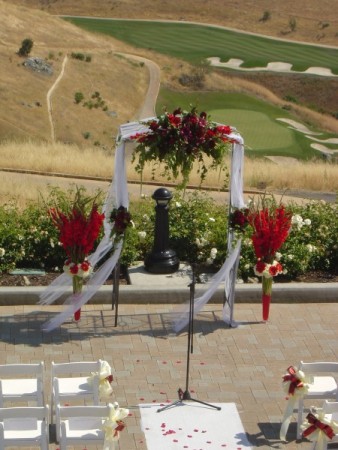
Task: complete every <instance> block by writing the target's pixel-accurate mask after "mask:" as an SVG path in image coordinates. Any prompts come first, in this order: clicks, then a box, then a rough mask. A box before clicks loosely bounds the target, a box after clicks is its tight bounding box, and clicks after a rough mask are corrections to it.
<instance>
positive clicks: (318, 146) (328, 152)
mask: <svg viewBox="0 0 338 450" xmlns="http://www.w3.org/2000/svg"><path fill="white" fill-rule="evenodd" d="M276 120H278V121H280V122H285V123H287V124H289V125H290V127H291V128H293V129H294V130H297V131H299V132H301V133H304V134H305V135H306V137H307V138H308V139H311V140H312V141H316V142H314V143H312V144H310V146H311V147H312V148H314V149H315V150H318V151H319V152H321V153H322V154H323V155H325V156H332V155H335V154H336V153H337V154H338V149H333V148H329V147H327V146H326V145H324V144H338V138H329V139H317V138H315V137H314V135H320V134H322V133H315V132H314V131H311V130H309V129H308V128H307V127H306V126H305V125H303V124H302V123H299V122H296V121H295V120H291V119H285V118H279V119H276Z"/></svg>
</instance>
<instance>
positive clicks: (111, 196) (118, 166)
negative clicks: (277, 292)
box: [40, 118, 245, 331]
mask: <svg viewBox="0 0 338 450" xmlns="http://www.w3.org/2000/svg"><path fill="white" fill-rule="evenodd" d="M148 120H151V118H150V119H145V120H144V121H142V122H128V123H125V124H123V125H121V126H120V128H119V133H118V136H117V139H116V151H115V165H114V174H113V179H112V183H111V185H110V188H109V190H108V193H107V196H106V199H105V202H104V205H103V211H102V212H103V213H104V215H105V220H104V235H103V238H102V240H101V242H100V243H99V245H98V247H97V249H96V250H95V252H94V253H93V254H91V255H90V256H89V258H88V260H89V261H90V263H91V265H92V266H93V267H94V266H96V265H97V264H98V263H99V262H100V261H101V260H102V259H103V258H104V257H107V255H108V254H109V253H112V254H111V255H110V256H109V257H108V258H107V259H106V261H105V262H104V263H103V264H102V265H101V266H100V267H99V269H98V270H96V272H95V273H94V274H93V275H92V276H91V277H90V279H89V280H88V282H87V283H86V286H85V289H84V290H83V292H82V293H81V295H79V296H78V297H77V298H76V301H72V299H71V296H69V297H67V298H66V300H65V302H64V308H63V311H62V312H60V313H59V314H57V315H56V316H55V317H53V318H52V319H51V320H49V321H48V322H47V323H46V324H44V325H43V329H44V330H45V331H51V330H53V329H54V328H56V327H58V326H60V325H61V324H62V323H63V322H65V320H67V319H68V318H69V317H71V316H72V315H73V314H74V313H75V311H77V310H78V309H79V308H81V306H83V305H84V304H86V303H87V302H88V301H89V300H90V299H91V298H92V297H93V296H94V295H95V294H96V292H97V291H98V290H99V288H100V287H101V286H102V285H103V284H104V282H105V281H106V280H107V279H108V277H109V275H110V274H111V273H112V271H113V270H114V268H115V267H116V265H117V263H118V261H119V258H120V254H121V250H122V242H118V243H117V244H116V245H114V242H113V240H112V238H111V231H112V224H111V223H110V222H109V217H110V215H111V212H112V210H113V209H114V208H119V207H120V206H122V207H124V208H128V207H129V197H128V182H127V175H126V158H125V146H126V143H127V142H128V141H131V140H132V137H134V136H135V135H136V134H142V133H145V132H147V130H148V127H147V126H146V125H145V124H144V123H146V122H147V121H148ZM154 120H155V119H154ZM230 128H231V133H230V134H229V140H231V142H232V144H231V167H230V188H229V206H228V207H229V216H230V213H231V211H232V210H233V209H234V208H238V209H241V208H243V207H244V206H245V203H244V199H243V164H244V141H243V138H242V137H241V135H240V134H239V133H238V132H237V131H236V129H235V128H232V127H230ZM234 242H235V236H234V231H233V230H232V229H231V227H228V249H227V250H228V256H227V259H226V261H225V262H224V264H223V265H222V267H221V269H220V270H219V271H218V272H217V273H216V274H215V275H214V276H213V277H212V279H211V282H210V285H209V288H208V289H207V290H206V292H205V293H204V294H203V295H202V296H201V297H199V298H197V299H196V300H195V306H194V312H195V314H197V313H198V312H199V311H200V310H201V309H202V308H203V306H204V305H205V304H206V303H207V302H208V301H209V300H210V299H211V297H212V296H213V294H214V293H215V291H216V290H217V288H218V287H219V286H220V284H221V283H224V295H225V297H224V298H225V302H224V306H223V320H224V321H225V322H226V323H228V324H229V325H230V326H233V325H234V321H233V309H234V298H235V282H236V277H237V269H238V263H239V257H240V249H241V240H240V239H239V240H237V242H236V245H235V246H234ZM71 283H72V281H71V278H70V277H69V276H68V275H67V274H65V273H63V274H62V275H60V276H59V277H58V278H57V279H56V280H54V282H53V283H51V284H50V285H49V286H48V287H47V289H46V290H45V291H44V292H43V293H42V294H41V296H40V304H43V305H48V304H52V303H53V302H55V300H57V299H58V298H60V297H61V296H62V295H64V294H65V293H66V292H67V291H68V290H69V288H70V286H71ZM188 315H189V313H188V305H186V307H185V306H183V310H182V311H181V314H180V319H179V320H178V321H177V322H176V323H175V324H174V329H175V331H179V330H181V329H182V328H183V327H184V326H185V325H186V324H187V323H188Z"/></svg>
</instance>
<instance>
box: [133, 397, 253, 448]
mask: <svg viewBox="0 0 338 450" xmlns="http://www.w3.org/2000/svg"><path fill="white" fill-rule="evenodd" d="M213 405H216V406H220V407H221V410H220V411H218V410H216V409H214V408H211V407H209V406H205V405H202V404H200V403H196V402H188V401H187V402H183V403H179V404H178V405H176V406H172V407H170V408H168V409H166V410H164V411H161V412H157V410H158V409H159V408H161V407H163V406H165V405H154V404H153V403H151V404H144V403H143V404H140V405H139V407H140V411H141V426H142V431H143V432H144V434H145V438H146V443H147V450H171V449H173V450H178V449H187V450H224V449H225V448H226V450H240V449H250V448H251V444H250V443H249V442H248V440H247V437H246V433H245V431H244V429H243V425H242V422H241V419H240V417H239V414H238V411H237V408H236V405H235V403H213Z"/></svg>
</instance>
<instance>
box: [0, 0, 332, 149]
mask: <svg viewBox="0 0 338 450" xmlns="http://www.w3.org/2000/svg"><path fill="white" fill-rule="evenodd" d="M149 1H150V0H146V1H145V2H143V3H142V5H143V6H144V7H142V9H140V7H139V4H140V3H139V2H134V1H133V0H125V1H124V2H111V1H110V2H108V1H106V0H102V1H100V2H94V1H89V0H87V1H85V0H84V1H83V2H81V11H80V10H79V7H78V5H79V3H78V2H71V1H69V0H63V1H62V2H61V1H59V0H54V1H52V0H43V1H42V0H41V1H36V0H15V1H14V2H12V1H4V0H0V12H1V14H0V61H1V72H0V90H1V92H2V95H1V97H0V106H1V108H0V137H1V140H2V141H3V140H5V139H21V140H27V138H31V139H39V140H48V141H50V140H52V137H53V135H54V137H55V140H56V141H60V142H64V143H75V144H77V145H79V146H86V147H88V146H91V147H99V148H103V149H104V150H108V151H110V149H111V148H112V147H113V137H114V136H115V135H116V132H117V129H118V126H119V125H120V124H121V123H124V122H126V121H130V120H135V119H137V118H138V117H139V116H138V114H139V112H140V109H141V107H142V104H143V101H144V98H145V94H146V91H147V88H148V79H149V73H148V70H147V68H146V67H145V66H144V64H143V63H140V62H135V60H133V59H131V57H130V56H121V55H120V52H122V53H123V52H126V54H127V55H130V54H136V55H139V56H144V57H146V58H149V59H151V60H154V61H156V63H157V64H158V65H159V67H160V68H161V82H162V84H163V85H165V86H167V87H169V88H171V89H176V90H187V89H190V88H191V87H188V88H187V87H185V88H184V87H183V86H182V85H180V83H179V82H178V79H179V78H180V76H181V75H182V74H187V73H188V74H189V73H191V71H192V68H191V67H189V65H188V64H186V63H183V62H181V61H178V60H174V59H170V58H168V57H164V56H162V55H158V54H156V53H154V52H151V51H149V50H140V49H134V48H130V47H128V46H127V45H126V44H123V43H121V42H119V41H116V40H114V39H113V38H111V37H107V36H101V35H94V34H90V33H87V32H85V31H83V30H82V29H79V28H77V27H75V26H73V25H71V24H70V23H68V22H66V21H64V20H62V19H60V18H58V17H55V16H53V15H52V14H67V13H68V14H80V13H81V14H83V15H86V14H87V15H106V16H111V15H113V12H114V15H115V16H116V17H126V16H128V17H134V16H135V17H143V18H150V12H149V11H151V18H159V17H161V18H163V16H164V15H165V12H167V13H168V15H167V18H172V19H179V18H182V17H183V16H182V14H183V13H184V18H185V19H190V20H194V19H196V20H197V17H194V14H195V15H196V13H195V12H194V11H197V6H196V7H195V8H190V11H191V13H190V14H191V15H187V16H186V14H188V12H189V8H188V6H189V5H191V2H190V0H189V1H187V2H185V3H184V5H183V6H182V5H181V6H182V8H183V9H182V8H181V9H180V8H174V7H171V8H170V9H171V11H170V14H169V8H168V4H167V3H165V2H163V1H159V2H155V5H152V6H154V7H152V8H150V6H149V5H150V3H149ZM13 3H16V5H15V4H13ZM237 3H238V2H230V4H229V5H227V8H226V10H224V8H218V7H219V5H220V2H218V0H210V2H208V5H209V13H210V16H206V15H205V14H206V10H205V9H203V8H204V6H203V5H202V4H201V5H200V3H199V0H197V3H196V2H195V5H199V6H201V8H202V11H205V14H204V13H203V14H201V16H200V20H201V21H204V18H205V21H209V22H214V23H216V22H218V23H220V22H222V21H223V22H224V23H223V24H225V25H229V26H230V25H231V26H233V27H238V28H239V27H241V22H240V21H238V22H236V20H237V19H238V20H239V17H240V18H241V19H240V20H244V18H245V17H247V26H244V25H243V26H242V28H243V29H249V28H250V27H251V26H252V28H251V30H252V31H263V30H261V27H262V25H263V24H262V23H261V22H260V21H259V20H256V19H255V20H253V19H252V20H251V21H250V20H249V16H250V17H251V18H253V17H256V16H259V15H260V14H261V12H262V10H265V7H266V3H265V2H262V1H258V2H252V5H251V9H250V8H249V3H250V2H249V1H248V0H244V1H243V2H242V3H241V4H242V5H243V6H245V5H246V6H245V7H248V8H249V10H251V14H250V15H248V14H244V13H243V14H234V11H235V9H236V8H235V7H236V5H237ZM287 3H289V2H288V0H287V2H286V4H287ZM301 3H302V2H301ZM312 3H313V6H311V11H312V12H311V14H312V17H315V16H316V15H317V14H318V18H319V17H323V20H324V17H325V14H326V13H328V8H327V7H326V1H325V0H324V2H323V5H321V6H322V8H320V11H319V10H318V8H317V3H315V2H312V1H308V2H307V8H309V5H310V4H312ZM23 4H24V5H25V6H23ZM170 4H171V5H172V2H171V3H170ZM158 5H162V7H161V8H159V7H158ZM274 5H275V2H270V3H269V10H270V11H271V15H272V17H271V23H272V22H273V20H272V18H273V17H277V9H276V16H275V13H274V14H272V12H273V11H275V10H274V9H273V8H274ZM211 6H213V7H211ZM237 6H238V5H237ZM298 6H299V4H298V3H297V8H298ZM112 8H113V9H112ZM217 8H218V10H219V12H220V15H219V18H218V20H216V15H215V13H214V11H215V10H217ZM243 9H245V8H243ZM283 10H285V5H284V3H283V7H282V8H281V10H280V11H279V10H278V11H279V12H278V14H280V16H278V17H283V14H282V13H283ZM299 11H300V10H299ZM294 12H295V14H296V12H297V11H296V10H295V11H294ZM224 14H226V17H228V16H229V17H231V24H230V23H228V22H227V21H226V20H225V19H224V20H223V19H222V17H223V16H224ZM224 17H225V16H224ZM236 18H237V19H236ZM202 19H203V20H202ZM235 19H236V20H235ZM267 22H270V20H269V21H267ZM267 22H265V23H264V26H267V28H266V32H268V31H269V28H270V25H269V24H268V23H267ZM243 23H244V22H243ZM250 24H251V25H250ZM306 24H307V25H308V28H307V30H308V31H307V39H308V40H311V39H310V38H311V29H312V27H313V26H314V21H313V20H312V21H307V22H306ZM310 24H312V25H311V26H310ZM249 25H250V27H249ZM331 25H332V27H331ZM333 25H334V24H333V23H332V24H330V27H326V28H325V30H326V29H329V30H331V29H332V28H333ZM256 27H257V28H256ZM272 28H273V27H272ZM304 29H305V28H304ZM270 34H271V33H270ZM289 37H291V36H289ZM25 38H30V39H32V40H33V42H34V46H33V50H32V52H31V55H32V56H36V57H41V58H43V59H45V60H46V61H47V63H48V64H50V65H51V67H52V69H53V74H52V75H51V76H48V75H44V74H41V73H38V72H35V71H32V70H30V69H28V68H26V67H24V66H23V65H22V63H23V62H24V59H23V58H21V57H19V56H18V55H17V51H18V49H19V48H20V45H21V42H22V40H23V39H25ZM292 38H296V33H292ZM298 38H299V36H298ZM304 39H305V38H304ZM72 53H73V54H74V53H75V54H81V55H83V56H84V57H86V58H87V57H88V58H89V59H90V62H85V61H81V60H79V59H74V58H72V57H71V55H72ZM66 55H67V60H66V61H65V57H66ZM64 63H65V67H64V72H63V77H62V78H61V79H60V80H59V81H58V83H57V85H55V87H54V90H53V91H52V92H51V89H52V88H53V86H54V84H55V83H56V82H57V80H58V78H59V76H60V74H61V73H62V71H63V64H64ZM205 88H206V89H208V90H215V89H221V90H224V91H230V92H242V91H244V92H247V93H250V94H252V95H255V96H258V97H260V98H264V99H265V100H266V101H269V102H273V103H275V104H279V105H282V104H283V103H285V100H284V99H285V98H286V97H289V98H294V99H296V103H297V104H296V105H294V104H292V107H293V108H294V110H295V112H296V113H297V114H300V115H302V114H304V111H302V110H301V105H305V106H306V107H309V108H311V109H313V110H314V111H319V112H323V113H325V114H326V115H328V116H327V117H325V116H323V117H324V120H325V124H324V122H323V117H322V115H321V114H318V113H317V112H316V113H312V112H311V113H309V114H308V113H307V111H305V115H303V117H305V120H306V121H308V123H315V124H317V125H318V126H322V127H323V128H326V129H327V130H329V131H332V132H337V127H338V124H337V120H335V119H333V117H330V116H332V115H333V116H335V115H336V113H337V92H338V80H337V79H325V78H323V77H306V79H305V78H304V77H301V76H290V77H287V76H285V75H283V74H281V75H279V74H268V73H266V74H256V75H255V74H243V73H233V72H232V73H231V74H229V73H225V72H224V71H222V70H214V71H213V72H212V73H209V74H206V81H205ZM266 88H268V89H266ZM48 93H49V94H50V102H51V108H52V109H51V118H52V121H51V120H50V117H49V115H48V102H47V95H48ZM76 93H81V94H82V95H83V97H84V99H83V101H81V102H80V103H79V104H76V102H75V94H76ZM93 96H94V98H92V97H93ZM98 99H99V100H100V101H103V102H104V104H102V105H104V106H100V105H98V103H99V102H98V101H97V100H98ZM84 104H87V106H83V105H84ZM94 105H95V106H94ZM97 106H98V107H97ZM103 109H105V110H103Z"/></svg>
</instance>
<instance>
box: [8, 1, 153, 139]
mask: <svg viewBox="0 0 338 450" xmlns="http://www.w3.org/2000/svg"><path fill="white" fill-rule="evenodd" d="M0 11H1V14H0V61H1V63H0V64H1V72H0V90H1V100H0V103H1V108H0V136H1V139H2V140H4V139H12V138H16V139H18V138H19V139H23V140H26V139H27V138H34V139H39V140H41V139H42V140H50V139H51V123H50V120H49V116H48V110H47V93H48V91H49V90H50V89H51V87H52V86H53V85H54V83H55V82H56V80H57V79H58V77H59V75H60V73H61V70H62V64H63V62H64V59H65V57H66V55H68V58H67V61H66V65H65V68H64V75H63V77H62V78H61V80H60V81H59V82H58V84H57V85H56V86H55V89H54V90H53V92H52V93H51V96H50V99H51V107H52V119H53V126H54V128H55V139H56V140H58V141H61V142H74V143H77V144H79V145H82V144H87V145H88V144H91V145H96V146H100V147H104V148H111V147H112V145H113V136H114V135H115V134H116V131H117V128H118V126H119V124H121V123H124V122H126V121H127V120H131V119H137V118H138V112H139V110H140V108H141V106H142V103H143V99H144V96H145V93H146V91H147V88H148V71H147V69H146V68H145V67H143V65H141V64H140V63H135V61H133V60H131V59H129V58H128V57H121V56H117V55H116V53H115V52H116V51H117V50H118V51H123V46H122V45H121V44H120V43H118V42H115V41H114V40H113V39H110V38H107V37H101V36H94V35H91V34H89V33H86V32H84V31H82V30H80V29H79V28H77V27H75V26H73V25H71V24H69V23H66V22H65V21H63V20H62V19H59V18H57V17H52V16H51V15H49V14H48V13H45V12H43V11H38V10H34V9H30V8H25V7H21V6H20V7H17V6H15V5H10V4H9V3H6V2H3V1H0ZM25 38H30V39H32V40H33V42H34V45H33V50H32V52H31V55H30V56H34V57H40V58H43V59H44V60H46V61H47V63H48V64H49V65H50V66H51V68H52V71H53V73H52V75H47V74H44V73H42V72H37V71H34V70H31V69H29V68H27V67H25V66H23V62H24V61H25V58H22V57H19V56H18V55H17V51H18V49H19V48H20V46H21V42H22V41H23V39H25ZM72 53H81V54H83V55H85V56H86V57H87V56H88V57H89V59H90V62H85V61H81V60H79V59H74V58H72V57H71V54H72ZM76 92H81V93H82V94H83V96H84V101H89V102H90V101H91V102H92V103H95V102H96V100H95V99H92V98H91V97H92V96H93V94H94V95H95V93H98V94H99V97H100V99H102V100H103V101H104V102H105V104H104V105H105V108H103V107H99V108H95V107H93V108H92V109H90V106H89V107H84V106H82V105H83V102H82V103H81V104H76V103H75V101H74V96H75V93H76ZM96 95H97V94H96ZM103 109H106V110H105V111H104V110H103Z"/></svg>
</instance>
